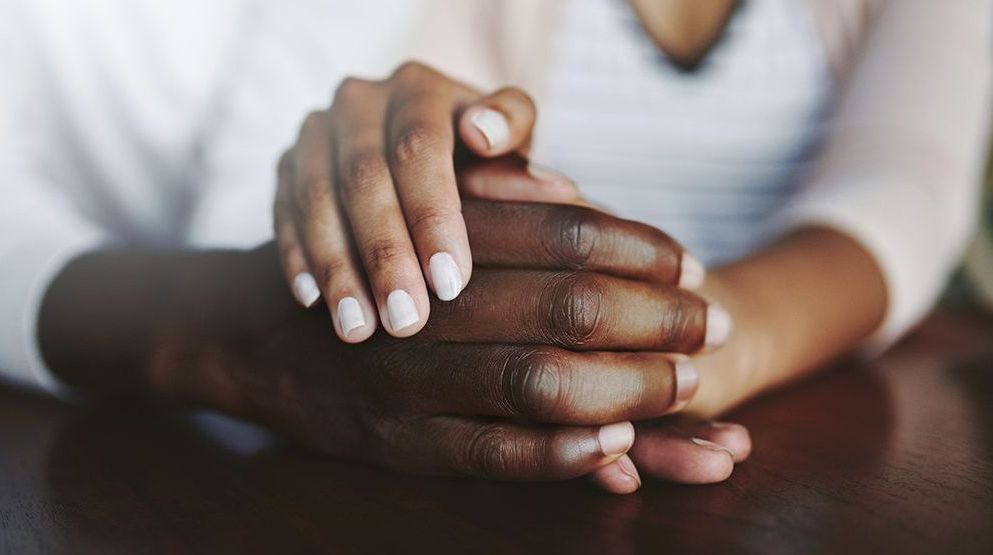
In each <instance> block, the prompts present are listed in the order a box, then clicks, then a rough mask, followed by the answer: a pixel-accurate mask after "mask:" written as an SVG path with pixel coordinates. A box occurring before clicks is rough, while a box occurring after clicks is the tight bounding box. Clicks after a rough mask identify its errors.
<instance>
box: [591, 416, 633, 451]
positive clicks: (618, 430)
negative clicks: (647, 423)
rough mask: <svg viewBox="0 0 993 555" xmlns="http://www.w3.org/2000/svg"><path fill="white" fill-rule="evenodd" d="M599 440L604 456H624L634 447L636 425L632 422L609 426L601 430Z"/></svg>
mask: <svg viewBox="0 0 993 555" xmlns="http://www.w3.org/2000/svg"><path fill="white" fill-rule="evenodd" d="M597 440H598V441H599V442H600V451H601V452H603V454H604V455H608V456H609V455H623V454H624V453H627V451H628V449H630V448H631V446H632V445H634V425H633V424H631V423H630V422H618V423H617V424H608V425H606V426H604V427H602V428H600V433H599V435H598V436H597Z"/></svg>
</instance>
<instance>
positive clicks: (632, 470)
mask: <svg viewBox="0 0 993 555" xmlns="http://www.w3.org/2000/svg"><path fill="white" fill-rule="evenodd" d="M617 466H618V467H620V469H621V471H623V472H624V473H625V474H627V475H628V476H630V477H631V478H632V479H633V480H634V481H635V482H638V487H641V475H640V474H638V468H637V467H636V466H634V461H632V460H631V457H628V456H623V457H621V458H619V459H617Z"/></svg>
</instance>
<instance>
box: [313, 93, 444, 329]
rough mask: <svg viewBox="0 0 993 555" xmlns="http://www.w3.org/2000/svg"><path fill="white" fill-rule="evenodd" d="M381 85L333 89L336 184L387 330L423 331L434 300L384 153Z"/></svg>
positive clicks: (384, 96) (384, 98) (383, 96)
mask: <svg viewBox="0 0 993 555" xmlns="http://www.w3.org/2000/svg"><path fill="white" fill-rule="evenodd" d="M386 103H387V97H386V91H385V89H384V87H383V85H381V84H378V83H370V82H366V81H359V80H357V79H348V80H346V81H344V82H343V83H342V85H341V86H340V87H339V88H338V91H337V93H336V95H335V107H334V108H333V112H334V131H333V137H334V140H333V142H332V148H333V151H334V158H333V160H334V163H335V166H336V176H337V185H338V187H339V193H340V197H341V201H342V205H343V206H344V208H345V213H346V214H347V218H348V221H349V223H350V225H351V231H352V237H353V238H354V241H355V246H356V249H357V251H358V253H359V257H360V258H361V260H362V264H363V266H364V268H365V272H366V275H367V276H368V281H369V283H370V285H371V288H372V292H373V296H374V297H375V299H376V305H377V307H378V312H379V317H380V321H381V322H382V323H383V327H384V328H385V329H386V331H387V332H388V333H390V334H391V335H393V336H395V337H407V336H410V335H413V334H415V333H417V332H418V331H420V329H421V328H422V327H423V326H424V322H425V321H427V317H428V313H429V311H430V305H429V302H428V295H427V288H426V286H425V284H424V277H423V274H422V273H421V268H420V265H419V264H418V261H417V255H416V253H415V252H414V246H413V244H412V243H411V240H410V234H409V232H408V231H407V223H406V222H405V221H404V216H403V211H402V210H401V208H400V200H399V199H398V198H397V193H396V190H395V188H394V185H393V178H392V177H391V175H390V169H389V166H388V165H387V162H386V158H385V155H384V142H383V141H384V139H383V125H384V120H383V114H384V112H385V110H386Z"/></svg>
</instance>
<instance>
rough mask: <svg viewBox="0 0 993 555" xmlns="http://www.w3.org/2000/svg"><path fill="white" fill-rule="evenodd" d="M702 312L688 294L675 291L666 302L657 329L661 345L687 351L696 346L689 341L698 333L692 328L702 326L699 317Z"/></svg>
mask: <svg viewBox="0 0 993 555" xmlns="http://www.w3.org/2000/svg"><path fill="white" fill-rule="evenodd" d="M702 313H703V311H702V310H699V306H698V305H697V303H695V302H693V300H692V299H691V298H690V297H689V296H688V295H684V294H679V293H677V294H676V296H675V298H674V299H672V300H671V302H670V303H668V308H667V309H666V310H664V311H663V312H662V318H661V329H660V330H659V338H660V340H661V342H662V345H664V346H666V347H667V348H670V349H671V350H673V351H675V352H689V351H691V350H693V349H694V348H695V347H697V345H691V344H690V342H691V341H692V340H693V338H694V337H696V336H698V335H699V334H695V333H694V330H696V329H702V327H703V322H702V320H701V319H700V316H701V315H702Z"/></svg>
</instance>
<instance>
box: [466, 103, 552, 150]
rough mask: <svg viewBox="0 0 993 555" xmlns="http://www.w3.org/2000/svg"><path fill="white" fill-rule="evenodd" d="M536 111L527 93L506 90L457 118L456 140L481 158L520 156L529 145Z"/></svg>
mask: <svg viewBox="0 0 993 555" xmlns="http://www.w3.org/2000/svg"><path fill="white" fill-rule="evenodd" d="M535 117H536V109H535V105H534V101H533V100H531V97H530V96H528V94H527V93H525V92H524V91H522V90H521V89H518V88H516V87H507V88H503V89H500V90H498V91H496V92H495V93H493V94H491V95H489V96H484V97H482V98H480V99H479V100H477V101H475V102H473V103H472V104H471V105H469V107H468V108H466V109H465V111H464V112H463V113H462V115H461V116H460V118H459V136H460V137H461V138H462V142H464V143H465V144H466V146H468V147H469V150H471V151H472V152H473V153H474V154H476V155H478V156H482V157H484V158H493V157H496V156H502V155H504V154H507V153H509V152H522V153H523V152H524V151H526V150H527V147H528V145H529V144H530V143H531V132H532V131H533V130H534V122H535Z"/></svg>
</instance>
